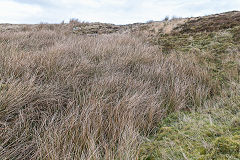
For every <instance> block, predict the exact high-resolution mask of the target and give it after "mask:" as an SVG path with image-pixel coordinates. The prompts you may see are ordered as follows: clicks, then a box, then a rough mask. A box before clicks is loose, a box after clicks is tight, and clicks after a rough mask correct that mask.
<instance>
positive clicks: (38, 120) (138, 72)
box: [0, 22, 215, 159]
mask: <svg viewBox="0 0 240 160" xmlns="http://www.w3.org/2000/svg"><path fill="white" fill-rule="evenodd" d="M72 23H73V22H72ZM62 25H64V24H62ZM54 27H55V29H54ZM60 28H61V27H60V26H52V27H50V26H49V25H47V24H41V25H39V26H38V30H28V29H24V31H19V32H14V33H12V32H2V33H0V159H134V158H136V157H138V154H139V152H138V149H139V147H140V144H141V143H142V142H143V140H144V137H146V136H148V135H149V134H151V133H152V132H153V131H154V130H155V129H156V127H158V124H159V122H160V121H161V119H162V118H163V117H165V116H166V115H167V114H169V113H170V112H174V111H177V110H189V109H196V108H198V107H200V106H202V105H203V104H204V102H205V101H206V100H207V99H209V98H211V97H212V96H213V94H214V93H215V92H214V87H215V86H214V84H212V80H211V78H210V76H209V74H208V73H207V72H206V71H205V70H204V69H202V68H201V67H199V66H198V65H196V64H195V63H194V59H193V58H191V56H189V57H188V58H184V57H182V56H180V55H176V54H172V55H164V54H162V53H161V52H160V51H159V49H158V47H155V46H150V45H149V44H146V43H145V41H144V40H143V39H141V37H135V36H132V35H128V34H111V35H99V36H95V37H88V36H84V35H83V36H80V35H75V34H72V33H69V32H68V31H66V30H60Z"/></svg>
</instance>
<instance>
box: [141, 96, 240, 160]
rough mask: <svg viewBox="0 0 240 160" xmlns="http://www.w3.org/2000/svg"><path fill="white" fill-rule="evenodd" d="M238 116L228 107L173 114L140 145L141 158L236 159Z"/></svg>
mask: <svg viewBox="0 0 240 160" xmlns="http://www.w3.org/2000/svg"><path fill="white" fill-rule="evenodd" d="M231 102H232V101H231ZM236 105H237V104H236ZM226 107H227V106H226ZM236 107H237V106H236ZM227 108H228V107H227ZM237 108H238V109H239V107H237ZM237 108H235V109H237ZM238 118H239V111H238V113H236V114H235V113H233V112H229V110H228V109H226V108H219V109H205V110H203V111H201V112H196V113H187V112H185V113H183V112H179V113H173V114H170V115H169V116H168V117H166V118H165V119H164V120H163V121H162V123H161V124H160V128H159V131H158V132H157V134H156V135H155V136H154V137H152V138H151V139H150V141H148V142H147V143H144V144H143V145H142V146H141V151H140V157H141V159H186V158H187V159H199V160H209V159H234V158H235V159H237V158H239V154H238V153H239V137H240V136H239V134H238V131H239V128H237V127H238ZM229 119H230V120H229ZM231 119H232V121H231ZM231 124H232V125H231Z"/></svg>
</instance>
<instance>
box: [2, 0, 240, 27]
mask: <svg viewBox="0 0 240 160" xmlns="http://www.w3.org/2000/svg"><path fill="white" fill-rule="evenodd" d="M231 10H240V0H0V23H40V22H47V23H60V22H61V21H63V20H64V21H65V22H68V21H69V19H71V18H78V19H79V20H80V21H86V22H107V23H114V24H127V23H135V22H146V21H148V20H156V21H157V20H162V19H163V18H164V17H165V16H169V17H172V16H176V17H192V16H202V15H208V14H213V13H221V12H226V11H231Z"/></svg>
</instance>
